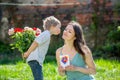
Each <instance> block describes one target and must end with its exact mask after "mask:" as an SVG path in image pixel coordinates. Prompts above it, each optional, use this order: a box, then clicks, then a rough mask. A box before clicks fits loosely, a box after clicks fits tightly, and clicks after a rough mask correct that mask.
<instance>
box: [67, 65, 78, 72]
mask: <svg viewBox="0 0 120 80" xmlns="http://www.w3.org/2000/svg"><path fill="white" fill-rule="evenodd" d="M65 70H66V71H76V66H73V65H69V66H67V67H65Z"/></svg>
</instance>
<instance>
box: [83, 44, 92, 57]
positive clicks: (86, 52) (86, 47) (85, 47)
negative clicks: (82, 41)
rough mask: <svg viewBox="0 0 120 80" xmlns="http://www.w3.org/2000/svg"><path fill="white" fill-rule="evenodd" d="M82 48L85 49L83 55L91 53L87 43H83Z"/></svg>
mask: <svg viewBox="0 0 120 80" xmlns="http://www.w3.org/2000/svg"><path fill="white" fill-rule="evenodd" d="M82 49H83V50H84V51H85V52H84V53H85V55H91V50H90V48H89V47H88V46H87V45H83V47H82Z"/></svg>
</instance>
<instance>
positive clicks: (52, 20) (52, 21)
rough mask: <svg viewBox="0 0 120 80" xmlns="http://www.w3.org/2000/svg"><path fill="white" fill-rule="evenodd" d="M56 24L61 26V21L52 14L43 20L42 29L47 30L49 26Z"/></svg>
mask: <svg viewBox="0 0 120 80" xmlns="http://www.w3.org/2000/svg"><path fill="white" fill-rule="evenodd" d="M57 25H60V26H61V22H60V21H59V20H58V19H57V18H55V17H54V16H50V17H47V18H45V20H43V28H44V30H49V29H50V27H51V26H54V27H56V26H57Z"/></svg>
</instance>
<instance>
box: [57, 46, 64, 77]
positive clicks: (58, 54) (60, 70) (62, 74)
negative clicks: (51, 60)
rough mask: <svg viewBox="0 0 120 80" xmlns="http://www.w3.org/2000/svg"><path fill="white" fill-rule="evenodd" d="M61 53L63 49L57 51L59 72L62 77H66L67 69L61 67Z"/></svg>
mask: <svg viewBox="0 0 120 80" xmlns="http://www.w3.org/2000/svg"><path fill="white" fill-rule="evenodd" d="M60 51H61V48H59V49H57V51H56V60H57V65H58V72H59V74H60V75H61V76H64V75H65V69H64V68H63V67H62V66H60Z"/></svg>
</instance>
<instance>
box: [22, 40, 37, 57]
mask: <svg viewBox="0 0 120 80" xmlns="http://www.w3.org/2000/svg"><path fill="white" fill-rule="evenodd" d="M37 47H38V43H37V42H36V41H34V42H33V43H32V44H31V46H30V47H29V49H28V50H27V52H25V53H24V54H23V57H24V58H27V57H28V56H29V55H30V53H31V52H32V51H34V50H35V49H36V48H37Z"/></svg>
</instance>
